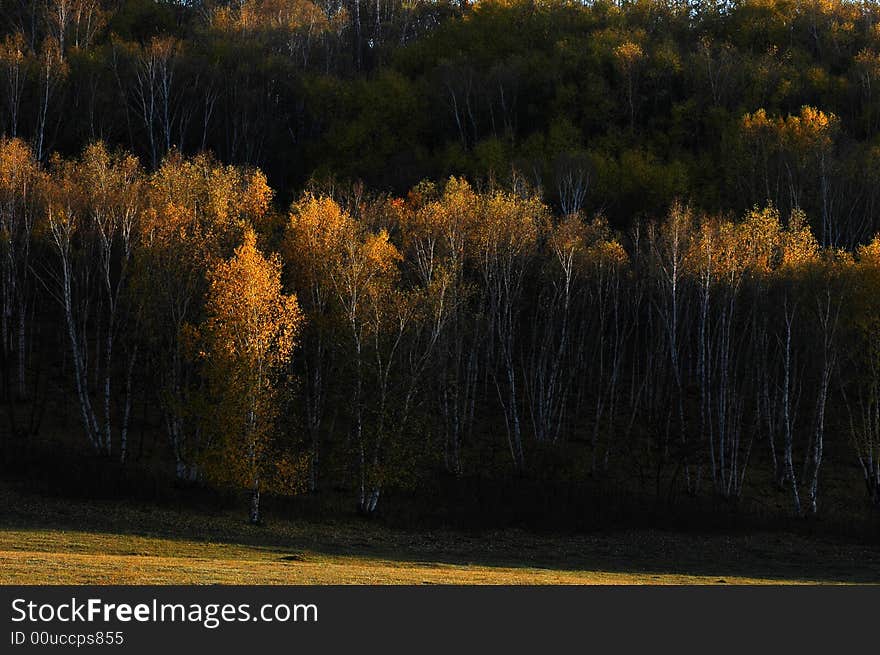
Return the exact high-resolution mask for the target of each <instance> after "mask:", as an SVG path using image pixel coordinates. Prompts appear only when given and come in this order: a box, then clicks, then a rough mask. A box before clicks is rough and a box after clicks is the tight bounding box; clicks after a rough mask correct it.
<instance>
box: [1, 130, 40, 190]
mask: <svg viewBox="0 0 880 655" xmlns="http://www.w3.org/2000/svg"><path fill="white" fill-rule="evenodd" d="M39 174H40V169H39V164H38V163H37V161H36V159H35V158H34V154H33V151H32V150H31V149H30V147H29V146H28V145H27V144H26V143H25V142H24V141H22V140H21V139H7V138H0V194H9V193H12V192H13V191H15V190H18V189H20V188H21V186H22V185H27V184H29V183H32V182H33V181H34V180H36V179H37V178H38V177H39Z"/></svg>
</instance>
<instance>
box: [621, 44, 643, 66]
mask: <svg viewBox="0 0 880 655" xmlns="http://www.w3.org/2000/svg"><path fill="white" fill-rule="evenodd" d="M644 58H645V52H644V50H642V46H640V45H639V44H638V43H633V42H632V41H624V42H623V43H621V44H620V45H618V46H617V47H615V48H614V60H615V62H616V63H617V65H618V66H619V67H620V68H621V69H622V70H624V71H631V70H632V69H633V68H635V66H636V65H637V64H638V63H639V62H641V61H642V59H644Z"/></svg>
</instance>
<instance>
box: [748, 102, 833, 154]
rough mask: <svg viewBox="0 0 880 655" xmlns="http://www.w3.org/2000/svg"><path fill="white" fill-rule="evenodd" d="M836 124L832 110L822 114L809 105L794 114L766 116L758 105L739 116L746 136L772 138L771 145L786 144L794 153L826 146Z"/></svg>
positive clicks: (750, 137) (769, 140) (830, 142)
mask: <svg viewBox="0 0 880 655" xmlns="http://www.w3.org/2000/svg"><path fill="white" fill-rule="evenodd" d="M839 127H840V121H839V119H838V118H837V116H836V115H835V114H832V113H827V114H826V113H825V112H823V111H821V110H819V109H816V108H815V107H811V106H809V105H804V106H803V107H801V111H800V114H798V115H796V116H794V115H789V116H787V117H786V118H782V117H770V116H768V115H767V112H766V111H765V110H764V109H758V110H756V111H755V112H753V113H746V114H744V115H743V117H742V119H741V120H740V128H741V131H742V133H743V135H744V136H746V137H747V138H749V139H752V140H755V141H767V142H771V141H772V145H773V146H774V147H775V148H777V149H782V148H787V149H790V150H792V151H793V152H795V153H805V152H807V151H810V150H816V149H824V148H828V147H830V146H831V144H832V142H833V139H834V137H835V134H836V132H837V130H838V129H839Z"/></svg>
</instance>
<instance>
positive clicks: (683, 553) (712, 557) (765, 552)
mask: <svg viewBox="0 0 880 655" xmlns="http://www.w3.org/2000/svg"><path fill="white" fill-rule="evenodd" d="M0 507H2V508H3V509H2V510H0V583H4V584H80V583H82V584H85V583H94V584H214V583H220V584H349V583H352V584H362V583H371V584H397V583H403V584H444V583H450V584H680V583H699V584H704V583H705V584H715V583H722V582H724V583H743V584H753V583H755V584H761V583H780V582H784V583H802V582H822V583H849V582H880V548H878V547H876V546H870V545H865V544H859V543H855V542H852V541H846V540H841V539H832V538H828V537H822V538H807V537H804V536H798V535H793V534H787V533H760V534H750V535H695V534H680V533H670V532H664V531H652V530H629V531H621V532H612V533H604V534H594V535H578V536H560V535H557V536H548V535H535V534H531V533H526V532H522V531H518V530H505V531H492V532H480V533H462V532H451V531H444V530H434V531H403V530H394V529H390V528H388V527H385V526H382V525H381V524H379V523H377V522H368V521H363V520H359V519H356V518H348V519H340V520H335V521H322V522H314V521H308V522H307V521H280V520H277V521H275V520H273V521H271V522H270V523H269V524H268V525H265V526H260V527H254V526H250V525H247V524H246V523H245V522H244V521H243V520H242V516H241V515H240V514H238V513H228V512H221V513H199V512H196V511H193V510H191V509H189V510H179V511H177V510H173V509H168V508H156V507H152V506H147V505H139V504H136V503H130V502H112V501H88V502H86V501H71V500H60V499H53V498H44V497H39V496H33V495H24V494H21V493H18V492H16V491H14V490H12V489H10V488H5V487H0Z"/></svg>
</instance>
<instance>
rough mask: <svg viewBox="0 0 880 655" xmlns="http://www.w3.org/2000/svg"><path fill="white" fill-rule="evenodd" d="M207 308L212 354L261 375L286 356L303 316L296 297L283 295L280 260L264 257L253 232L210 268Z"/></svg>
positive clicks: (265, 373)
mask: <svg viewBox="0 0 880 655" xmlns="http://www.w3.org/2000/svg"><path fill="white" fill-rule="evenodd" d="M206 309H207V313H208V316H209V318H208V322H207V331H208V335H209V343H210V348H211V354H212V356H214V357H217V358H220V359H222V360H226V361H227V362H228V363H229V364H230V365H232V366H233V367H234V368H238V367H240V366H241V367H246V368H248V369H254V370H255V371H256V372H262V375H268V373H269V371H270V370H271V369H273V368H275V367H277V366H279V365H281V364H283V363H285V362H286V361H287V360H288V359H289V357H290V354H291V351H292V349H293V346H294V342H295V338H296V334H297V331H298V329H299V327H300V324H301V322H302V314H301V313H300V310H299V305H298V303H297V301H296V296H293V295H285V294H284V293H282V290H281V262H280V260H279V258H278V257H277V255H273V256H271V257H269V258H268V259H267V258H266V257H264V256H263V254H262V253H261V252H260V251H259V249H258V248H257V245H256V235H255V234H254V232H253V230H250V229H248V230H247V231H246V232H245V235H244V242H243V243H242V245H241V246H239V247H238V248H237V249H236V250H235V255H234V256H233V258H232V259H230V260H229V261H223V262H220V263H219V264H218V265H217V266H216V268H215V269H214V270H213V272H212V274H211V286H210V290H209V293H208V301H207V307H206Z"/></svg>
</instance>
